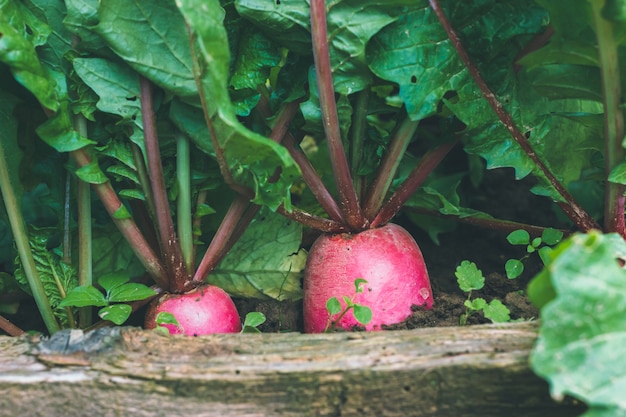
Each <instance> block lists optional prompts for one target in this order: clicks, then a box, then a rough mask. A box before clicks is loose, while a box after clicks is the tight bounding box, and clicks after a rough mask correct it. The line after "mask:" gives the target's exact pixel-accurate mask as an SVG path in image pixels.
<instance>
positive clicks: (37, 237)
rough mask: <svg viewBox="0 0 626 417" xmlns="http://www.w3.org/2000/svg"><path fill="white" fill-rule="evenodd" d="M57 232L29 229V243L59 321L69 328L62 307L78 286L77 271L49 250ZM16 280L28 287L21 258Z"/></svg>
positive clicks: (16, 261)
mask: <svg viewBox="0 0 626 417" xmlns="http://www.w3.org/2000/svg"><path fill="white" fill-rule="evenodd" d="M54 232H55V230H54V229H52V228H43V229H35V228H33V227H31V228H30V229H29V235H30V236H29V243H30V247H31V251H32V253H33V258H34V261H35V267H36V268H37V273H38V275H39V278H40V279H41V282H42V284H43V288H44V291H45V293H46V296H47V297H48V299H49V300H50V305H51V307H52V309H53V312H54V314H55V316H56V317H57V320H59V322H60V323H61V324H62V325H64V326H67V325H68V324H69V321H68V316H67V311H66V310H65V309H64V308H62V307H61V306H60V303H61V301H62V300H63V299H64V298H65V295H66V294H67V293H69V292H70V291H71V290H72V289H73V288H74V287H76V286H77V285H78V278H77V276H76V270H75V269H74V268H73V267H72V266H71V265H69V264H66V263H65V262H63V261H62V260H61V258H60V256H59V255H57V254H56V253H54V252H53V251H51V250H49V249H48V240H49V239H50V238H51V237H52V235H53V233H54ZM15 265H16V269H15V279H16V280H17V282H19V283H20V285H22V286H23V287H27V286H28V283H27V279H26V276H25V274H24V270H23V269H22V265H21V263H20V259H19V256H18V257H17V258H16V259H15Z"/></svg>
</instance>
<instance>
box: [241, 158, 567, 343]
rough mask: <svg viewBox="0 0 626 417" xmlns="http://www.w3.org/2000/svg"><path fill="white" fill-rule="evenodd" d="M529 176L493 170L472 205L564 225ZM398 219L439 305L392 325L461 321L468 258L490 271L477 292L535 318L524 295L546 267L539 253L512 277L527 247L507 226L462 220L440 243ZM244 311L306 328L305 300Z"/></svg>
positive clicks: (258, 304) (247, 306)
mask: <svg viewBox="0 0 626 417" xmlns="http://www.w3.org/2000/svg"><path fill="white" fill-rule="evenodd" d="M531 186H532V182H531V181H530V180H524V181H515V180H514V178H513V175H512V173H511V172H510V171H506V170H496V171H490V172H488V173H487V175H486V176H485V179H484V181H483V184H482V185H481V190H485V191H482V194H481V195H478V196H476V197H475V198H474V199H473V200H472V202H471V204H472V206H471V207H472V208H475V209H477V210H481V211H485V212H487V213H489V214H491V215H493V216H494V217H496V218H499V219H506V220H513V221H518V222H522V223H528V224H533V225H537V226H552V227H555V226H560V227H562V226H563V225H562V224H560V223H559V222H558V221H557V219H556V214H555V213H554V212H553V209H552V205H551V203H550V201H549V200H548V199H546V198H543V197H538V196H535V195H533V194H532V193H530V191H529V190H530V187H531ZM395 222H397V223H399V224H401V225H402V226H404V227H405V228H406V229H407V230H409V231H410V232H411V233H412V234H413V236H414V237H415V239H416V241H417V242H418V243H419V245H420V248H421V249H422V253H423V255H424V258H425V260H426V264H427V266H428V270H429V274H430V278H431V283H432V287H433V294H434V297H435V305H434V307H433V309H432V310H428V311H427V310H422V309H419V308H416V309H415V312H414V313H413V315H412V316H411V317H410V318H409V319H407V320H406V321H405V322H403V323H401V324H398V325H394V326H390V327H389V328H390V329H413V328H419V327H437V326H456V325H458V324H459V319H460V317H461V315H462V314H464V313H465V307H464V305H463V303H464V301H465V300H466V299H467V294H466V293H463V292H462V291H461V290H460V289H459V287H458V284H457V281H456V276H455V275H454V272H455V270H456V267H457V266H458V265H459V264H460V263H461V262H462V261H463V260H468V261H471V262H474V263H475V264H476V265H477V267H478V268H479V269H480V270H482V272H483V275H484V276H485V287H484V288H483V289H482V290H480V291H476V292H473V293H472V298H474V297H483V298H484V299H485V300H486V301H490V300H492V299H494V298H497V299H499V300H500V301H502V302H503V303H504V305H506V306H507V307H508V308H509V310H510V311H511V319H512V320H530V319H534V318H537V317H538V314H539V312H538V311H537V309H536V308H535V307H534V306H533V305H532V304H531V303H530V302H529V301H528V299H527V298H526V297H525V295H524V293H525V288H526V286H527V285H528V282H529V281H530V279H531V278H532V277H533V276H534V275H535V274H536V273H537V272H539V271H540V270H541V266H542V264H541V261H540V259H539V257H538V256H537V255H535V256H531V257H529V258H528V259H526V260H525V261H524V265H525V269H524V273H523V274H522V276H521V277H519V278H517V279H514V280H510V279H508V278H507V277H506V274H505V272H504V264H505V262H506V261H507V259H510V258H516V259H520V258H521V257H522V256H524V255H525V253H526V252H525V248H524V247H521V246H512V245H510V244H509V243H508V242H507V240H506V236H507V234H508V232H500V231H493V230H485V229H482V228H480V227H477V226H472V225H465V224H459V225H458V227H457V229H456V230H455V231H453V232H450V233H446V234H442V235H440V237H439V240H440V242H439V245H437V244H435V243H434V242H433V241H432V240H431V239H430V238H429V237H428V235H427V234H426V233H424V232H423V231H421V230H419V229H417V228H416V227H415V226H413V225H412V224H411V223H410V222H409V221H408V220H407V219H406V218H404V217H403V216H399V217H398V218H397V219H395ZM236 303H237V306H238V308H239V309H240V313H241V315H242V316H245V314H246V313H248V312H250V311H259V312H261V313H263V314H265V315H266V317H267V322H266V323H265V324H264V325H262V326H261V327H260V329H261V330H262V331H264V332H281V331H302V313H301V311H302V304H301V302H277V301H258V300H236ZM488 322H489V320H487V319H485V318H484V317H483V315H482V313H476V314H474V315H472V316H470V318H469V320H468V324H479V323H488Z"/></svg>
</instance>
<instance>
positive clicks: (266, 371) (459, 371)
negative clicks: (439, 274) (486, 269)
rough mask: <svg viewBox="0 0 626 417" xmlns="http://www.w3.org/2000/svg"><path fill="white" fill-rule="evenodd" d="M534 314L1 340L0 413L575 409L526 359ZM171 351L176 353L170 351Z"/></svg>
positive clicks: (525, 412)
mask: <svg viewBox="0 0 626 417" xmlns="http://www.w3.org/2000/svg"><path fill="white" fill-rule="evenodd" d="M536 331H537V324H536V323H532V322H531V323H509V324H505V325H478V326H467V327H440V328H428V329H417V330H410V331H389V332H378V333H335V334H324V335H300V334H294V333H291V334H258V335H214V336H206V337H200V338H187V337H165V336H162V335H159V334H157V333H155V332H150V331H142V330H139V329H135V328H110V329H101V330H99V331H98V332H96V333H92V334H91V337H89V338H86V339H85V338H83V335H82V332H79V331H74V333H70V332H69V331H63V332H61V333H58V334H57V335H56V336H55V338H54V339H52V340H47V341H46V340H43V341H41V340H37V339H36V338H33V337H30V336H24V337H21V338H8V337H2V338H0V352H1V353H0V410H2V411H0V415H8V414H3V413H6V412H7V410H10V414H11V415H28V416H39V415H42V416H43V415H45V416H47V417H51V416H52V417H53V416H64V417H72V416H85V415H99V416H117V415H133V416H189V415H194V416H437V417H445V416H464V417H472V416H482V417H486V416H503V415H506V416H508V417H514V416H524V417H531V416H546V415H550V416H553V417H558V416H576V415H579V414H580V413H581V412H582V411H583V408H582V406H581V405H580V404H576V403H574V402H571V401H566V402H564V403H556V402H554V401H553V400H552V399H551V398H550V396H549V392H548V386H547V384H546V383H545V382H544V381H542V380H541V379H539V378H538V377H537V376H535V375H534V374H533V373H532V371H531V370H530V369H529V367H528V355H529V352H530V349H531V348H532V345H533V343H534V340H535V339H536ZM171 352H177V353H176V355H174V356H172V355H171Z"/></svg>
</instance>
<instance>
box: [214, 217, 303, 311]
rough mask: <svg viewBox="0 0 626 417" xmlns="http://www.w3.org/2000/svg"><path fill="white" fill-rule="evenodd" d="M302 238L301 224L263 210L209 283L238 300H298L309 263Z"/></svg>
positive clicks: (215, 271) (216, 270)
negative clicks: (240, 298)
mask: <svg viewBox="0 0 626 417" xmlns="http://www.w3.org/2000/svg"><path fill="white" fill-rule="evenodd" d="M301 234H302V226H300V225H299V224H297V223H295V222H293V221H291V220H288V219H286V218H284V217H282V216H279V215H278V214H274V213H272V212H270V211H268V210H262V211H261V212H260V213H259V214H258V215H257V217H256V218H255V219H254V220H253V221H252V223H251V224H250V226H249V227H248V229H247V230H246V232H245V233H244V234H243V236H242V237H241V239H240V240H239V241H238V242H237V243H236V244H235V246H234V247H233V248H232V249H231V251H230V252H229V253H228V255H227V256H226V257H225V258H224V260H223V261H222V262H221V263H220V264H219V265H218V267H217V268H216V269H215V270H214V271H213V272H212V273H211V274H209V277H208V278H207V281H208V282H209V283H210V284H213V285H216V286H218V287H220V288H223V289H224V290H225V291H226V292H228V293H229V294H231V295H233V296H236V297H244V298H261V299H266V298H273V299H276V300H297V299H299V298H301V297H302V289H301V287H300V278H301V273H302V270H303V269H304V265H305V263H306V254H305V252H304V251H303V250H300V249H299V247H300V240H301Z"/></svg>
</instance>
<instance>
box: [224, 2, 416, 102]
mask: <svg viewBox="0 0 626 417" xmlns="http://www.w3.org/2000/svg"><path fill="white" fill-rule="evenodd" d="M412 3H413V2H411V1H387V2H380V1H377V0H343V1H335V2H329V3H327V6H326V8H327V19H326V20H327V26H328V33H329V34H330V36H329V38H330V39H329V41H330V42H329V47H330V59H331V68H332V71H333V78H334V84H335V89H336V91H337V92H338V93H340V94H351V93H355V92H357V91H361V90H363V89H364V88H366V87H367V86H369V85H370V84H371V82H372V76H371V73H370V71H369V70H368V68H367V59H366V54H365V50H366V46H367V45H368V42H369V41H370V39H371V38H372V37H373V36H374V35H375V34H376V33H378V32H379V31H380V30H381V29H382V28H384V27H385V26H387V25H388V24H390V23H391V22H393V21H394V20H395V19H397V18H398V16H399V15H400V14H401V13H402V11H403V7H402V6H407V5H410V4H412ZM235 7H236V8H237V11H238V12H239V14H241V15H242V16H243V17H245V18H246V19H248V20H250V21H252V22H253V23H254V24H255V25H257V26H258V27H260V28H261V29H262V30H263V31H264V33H265V34H266V35H267V36H268V37H269V38H270V39H272V40H273V41H275V42H277V43H278V44H279V45H281V46H283V47H285V48H289V49H290V50H292V51H294V52H296V53H298V54H302V55H310V54H311V48H312V47H311V35H310V25H311V17H310V10H309V5H308V2H307V1H305V0H297V1H283V2H269V1H259V0H236V1H235Z"/></svg>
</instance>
